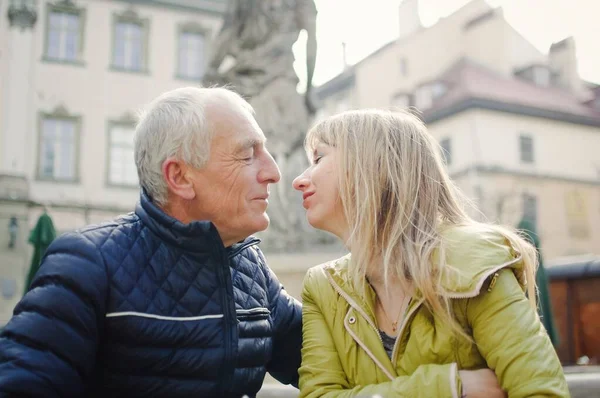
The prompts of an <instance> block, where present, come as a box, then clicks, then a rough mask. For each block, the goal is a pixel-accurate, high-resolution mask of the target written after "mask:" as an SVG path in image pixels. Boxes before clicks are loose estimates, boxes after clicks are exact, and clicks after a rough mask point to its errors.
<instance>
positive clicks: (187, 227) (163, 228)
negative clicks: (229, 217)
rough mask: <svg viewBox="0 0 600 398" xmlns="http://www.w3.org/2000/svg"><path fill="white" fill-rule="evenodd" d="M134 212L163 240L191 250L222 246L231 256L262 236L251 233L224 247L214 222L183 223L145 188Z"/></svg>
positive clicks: (204, 250) (212, 248)
mask: <svg viewBox="0 0 600 398" xmlns="http://www.w3.org/2000/svg"><path fill="white" fill-rule="evenodd" d="M135 214H136V215H137V216H138V217H139V218H140V220H141V221H142V222H143V223H144V224H145V225H146V226H147V227H148V228H149V229H150V230H151V231H152V232H154V233H155V234H156V235H157V236H158V237H159V238H160V239H162V240H164V241H165V242H168V243H169V244H171V245H174V246H177V247H179V248H182V249H185V250H189V251H192V252H200V253H201V252H206V253H209V252H212V251H214V250H215V249H220V250H226V251H227V252H228V253H229V254H230V255H235V254H237V253H239V252H240V251H241V250H243V249H244V248H245V247H247V246H250V245H252V244H256V243H259V242H260V240H259V239H257V238H255V237H253V236H250V237H248V238H246V239H244V240H243V241H240V242H238V243H236V244H234V245H232V246H230V247H228V248H225V247H224V245H223V241H222V240H221V236H220V235H219V232H218V231H217V228H216V227H215V225H214V224H213V223H212V222H210V221H204V220H201V221H192V222H191V223H189V224H184V223H182V222H180V221H178V220H176V219H175V218H173V217H171V216H169V215H168V214H166V213H165V212H164V211H163V210H162V209H161V208H159V207H158V206H157V205H156V204H154V203H153V202H152V199H151V198H150V197H149V196H148V194H147V193H146V192H145V191H144V190H142V192H141V194H140V200H139V201H138V203H137V204H136V207H135Z"/></svg>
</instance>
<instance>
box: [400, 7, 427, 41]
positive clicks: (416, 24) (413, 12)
mask: <svg viewBox="0 0 600 398" xmlns="http://www.w3.org/2000/svg"><path fill="white" fill-rule="evenodd" d="M398 11H399V12H398V16H399V19H398V22H399V26H400V31H399V32H398V33H399V36H398V38H399V39H402V38H404V37H407V36H410V35H412V34H413V33H415V32H416V31H418V30H419V29H421V27H422V24H421V17H419V0H403V1H402V3H400V7H399V10H398Z"/></svg>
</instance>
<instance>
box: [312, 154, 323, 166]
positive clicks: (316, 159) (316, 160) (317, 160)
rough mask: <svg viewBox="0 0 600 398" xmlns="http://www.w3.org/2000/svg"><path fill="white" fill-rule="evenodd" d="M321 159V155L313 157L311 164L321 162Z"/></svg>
mask: <svg viewBox="0 0 600 398" xmlns="http://www.w3.org/2000/svg"><path fill="white" fill-rule="evenodd" d="M322 157H323V156H322V155H319V156H317V157H315V158H314V159H313V163H314V164H317V163H319V161H320V160H321V158H322Z"/></svg>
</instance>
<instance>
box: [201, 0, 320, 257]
mask: <svg viewBox="0 0 600 398" xmlns="http://www.w3.org/2000/svg"><path fill="white" fill-rule="evenodd" d="M316 16H317V9H316V7H315V4H314V1H313V0H230V1H229V4H228V8H227V11H226V13H225V17H224V22H223V26H222V28H221V31H220V32H219V33H218V34H217V36H216V38H215V40H214V42H213V43H212V46H211V47H212V48H213V54H212V57H211V59H210V62H209V63H208V68H207V73H206V74H205V77H204V79H203V80H204V83H205V84H206V85H214V84H218V85H228V86H230V87H231V88H232V89H234V90H235V91H237V92H238V93H240V94H241V95H242V96H243V97H245V98H246V99H247V100H248V101H249V102H250V103H251V104H252V106H253V107H254V110H255V112H256V119H257V121H258V123H259V125H260V126H261V128H262V130H263V132H264V133H265V135H266V137H267V140H268V148H269V150H270V151H271V153H272V154H273V156H274V157H275V160H276V161H277V163H278V164H279V167H280V169H281V172H282V181H281V182H280V183H279V184H277V185H276V186H275V187H276V188H275V189H276V192H272V195H271V197H272V198H273V200H272V201H271V203H270V205H269V214H270V216H271V219H272V224H271V225H272V226H271V228H270V230H271V231H273V232H275V233H277V238H276V239H277V240H279V241H280V242H281V244H282V245H286V246H287V247H288V248H289V245H290V244H294V243H297V241H298V239H300V236H301V235H299V234H298V232H302V230H303V229H304V228H305V226H306V225H305V223H304V221H303V219H304V216H303V212H301V211H300V210H301V209H302V207H301V204H300V203H298V198H299V195H298V194H297V193H294V192H293V191H292V189H291V179H292V178H293V177H295V176H296V175H297V173H298V172H300V171H301V170H303V168H304V167H306V159H305V154H304V152H303V150H302V144H303V141H304V136H305V134H306V130H307V129H308V127H309V123H310V119H311V117H312V116H313V115H314V113H315V109H314V106H313V104H312V95H311V94H312V77H313V72H314V68H315V61H316V50H317V43H316V37H315V25H316ZM302 30H305V31H306V33H307V48H306V53H307V57H306V58H307V65H306V67H307V76H306V77H307V85H306V91H305V93H304V95H300V94H299V93H298V92H297V86H298V83H299V78H298V76H297V75H296V72H295V71H294V67H293V63H294V60H295V59H294V54H293V52H292V45H293V44H294V43H295V42H296V40H298V36H299V33H300V32H301V31H302ZM273 193H275V195H273ZM286 238H287V239H286ZM270 241H272V240H271V239H270Z"/></svg>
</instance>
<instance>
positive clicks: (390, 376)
mask: <svg viewBox="0 0 600 398" xmlns="http://www.w3.org/2000/svg"><path fill="white" fill-rule="evenodd" d="M442 239H443V241H444V242H446V245H445V247H446V249H445V250H444V255H445V259H446V264H447V265H448V267H445V268H444V272H443V273H442V278H441V283H442V287H443V290H444V291H445V294H446V295H447V296H448V297H449V298H451V307H452V310H453V314H454V317H455V319H456V320H457V321H458V323H459V324H460V325H461V326H462V328H463V330H465V331H466V332H467V334H468V335H470V336H472V338H473V341H468V340H467V339H465V338H462V337H459V336H457V335H456V333H454V332H453V331H452V329H451V328H450V327H449V325H447V324H443V323H441V322H440V321H439V320H438V319H437V317H436V316H433V315H432V313H431V312H430V311H429V310H428V309H427V307H426V306H425V305H423V299H422V298H420V297H419V294H418V292H417V293H416V294H415V295H413V297H412V299H411V302H410V304H409V305H408V308H407V310H406V313H405V316H404V321H403V322H402V324H401V326H400V327H399V334H398V338H397V341H396V345H395V347H394V351H393V353H392V360H390V359H389V357H388V356H387V354H386V352H385V349H384V348H383V344H382V342H381V337H380V335H379V333H378V329H377V325H376V320H375V319H376V318H375V316H374V303H375V293H374V291H373V290H372V289H371V288H370V286H369V285H368V284H365V290H364V291H362V292H358V291H356V290H355V289H354V288H353V287H352V284H351V283H350V278H349V275H348V263H349V258H350V257H349V255H348V256H345V257H342V258H340V259H338V260H336V261H332V262H330V263H326V264H324V265H320V266H317V267H314V268H311V269H310V270H309V272H308V274H307V275H306V277H305V281H304V287H303V293H302V297H303V338H304V340H303V348H302V365H301V367H300V370H299V373H300V386H299V387H300V397H310V398H314V397H355V396H360V397H370V396H373V395H375V394H377V395H379V396H382V397H428V398H429V397H438V398H442V397H449V398H451V397H452V398H458V397H460V395H461V388H462V386H461V380H460V377H459V375H458V370H460V369H467V370H473V369H481V368H490V369H493V370H494V371H495V373H496V375H497V377H498V379H499V381H500V384H501V386H502V388H503V389H504V390H505V391H506V392H507V393H508V396H509V397H510V398H519V397H569V391H568V387H567V383H566V380H565V377H564V374H563V370H562V367H561V364H560V362H559V359H558V357H557V355H556V352H555V351H554V348H553V346H552V344H551V342H550V340H549V338H548V335H547V333H546V331H545V330H544V329H543V326H542V324H541V323H540V320H539V318H538V316H537V314H536V311H535V310H534V309H533V308H532V307H531V305H530V303H529V301H528V300H527V298H526V296H525V278H524V275H523V269H522V262H521V255H520V254H519V253H518V252H516V251H515V250H514V249H513V247H512V246H511V244H510V242H509V241H508V240H507V239H506V238H505V237H503V236H501V235H500V234H498V233H496V232H493V231H491V230H489V229H482V228H481V227H475V226H468V227H467V226H465V227H462V226H461V227H449V228H446V229H445V231H443V232H442ZM438 256H439V252H438V251H436V252H435V253H434V255H433V258H432V261H433V262H437V261H438V259H439V257H438ZM467 392H468V391H467Z"/></svg>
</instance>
